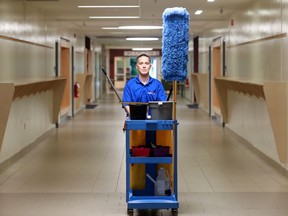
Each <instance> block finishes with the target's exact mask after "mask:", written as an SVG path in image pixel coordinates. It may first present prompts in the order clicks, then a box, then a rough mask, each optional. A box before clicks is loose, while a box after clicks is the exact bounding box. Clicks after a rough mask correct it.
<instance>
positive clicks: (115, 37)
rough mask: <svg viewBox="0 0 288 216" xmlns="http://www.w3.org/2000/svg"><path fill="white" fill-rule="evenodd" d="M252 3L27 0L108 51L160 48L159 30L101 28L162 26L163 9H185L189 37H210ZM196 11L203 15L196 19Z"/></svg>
mask: <svg viewBox="0 0 288 216" xmlns="http://www.w3.org/2000/svg"><path fill="white" fill-rule="evenodd" d="M252 1H253V0H215V1H214V2H213V3H209V2H207V0H26V2H27V4H29V5H31V6H33V7H34V8H38V9H41V10H43V11H45V13H46V14H47V16H48V18H49V19H50V20H57V22H59V24H60V25H61V26H63V28H64V27H65V28H68V29H70V30H72V31H73V32H74V33H75V34H77V35H78V36H79V35H87V36H90V37H93V38H94V37H96V38H97V41H99V42H100V43H103V44H105V45H106V46H108V47H122V48H123V47H127V48H129V47H135V46H138V47H153V48H160V47H161V38H162V30H161V29H160V30H159V29H158V30H120V29H114V30H104V29H101V28H102V27H118V26H123V25H125V26H127V25H145V26H147V25H149V26H150V25H153V26H155V25H157V26H161V25H162V14H163V12H164V10H165V9H166V8H172V7H184V8H186V9H187V11H188V12H189V13H190V35H191V38H192V37H195V36H200V37H201V36H206V37H207V36H209V35H207V32H209V30H211V29H218V28H225V27H227V24H228V23H229V20H230V17H231V16H232V14H233V13H235V12H237V11H239V10H241V8H244V7H246V6H247V5H248V4H249V3H251V2H252ZM78 5H139V6H140V7H138V8H93V9H91V8H90V9H87V8H78V7H77V6H78ZM198 9H201V10H203V13H202V14H201V15H199V16H196V15H195V14H194V12H195V11H196V10H198ZM89 16H139V17H140V18H136V19H119V18H118V19H89ZM129 36H130V37H131V36H133V37H134V36H136V37H139V36H142V37H143V36H153V37H158V38H159V41H157V42H143V41H142V42H129V41H126V40H125V38H126V37H129Z"/></svg>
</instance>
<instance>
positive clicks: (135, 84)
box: [122, 54, 167, 111]
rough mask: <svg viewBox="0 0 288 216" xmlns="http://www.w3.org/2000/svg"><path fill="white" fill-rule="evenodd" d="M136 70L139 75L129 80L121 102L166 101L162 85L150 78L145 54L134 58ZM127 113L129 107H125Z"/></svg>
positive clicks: (149, 61)
mask: <svg viewBox="0 0 288 216" xmlns="http://www.w3.org/2000/svg"><path fill="white" fill-rule="evenodd" d="M136 62H137V63H136V68H137V70H138V72H139V75H138V76H137V77H135V78H133V79H131V80H129V81H128V82H127V83H126V85H125V88H124V92H123V97H122V101H123V102H146V103H148V102H149V101H166V100H167V96H166V92H165V90H164V87H163V85H162V83H161V82H160V81H159V80H157V79H154V78H152V77H150V75H149V71H150V68H151V66H152V65H151V59H150V57H149V56H148V55H146V54H141V55H139V56H138V57H137V58H136ZM126 108H127V110H128V111H129V106H128V105H126Z"/></svg>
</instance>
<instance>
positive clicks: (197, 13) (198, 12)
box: [195, 10, 203, 15]
mask: <svg viewBox="0 0 288 216" xmlns="http://www.w3.org/2000/svg"><path fill="white" fill-rule="evenodd" d="M202 12H203V11H202V10H197V11H196V12H195V15H200V14H202Z"/></svg>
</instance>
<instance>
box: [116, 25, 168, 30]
mask: <svg viewBox="0 0 288 216" xmlns="http://www.w3.org/2000/svg"><path fill="white" fill-rule="evenodd" d="M162 28H163V26H119V29H141V30H149V29H162Z"/></svg>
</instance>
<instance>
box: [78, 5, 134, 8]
mask: <svg viewBox="0 0 288 216" xmlns="http://www.w3.org/2000/svg"><path fill="white" fill-rule="evenodd" d="M78 8H139V5H79V6H78Z"/></svg>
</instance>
